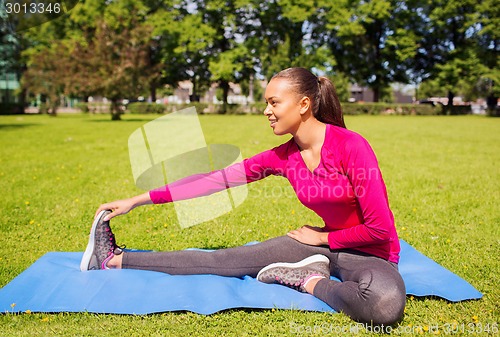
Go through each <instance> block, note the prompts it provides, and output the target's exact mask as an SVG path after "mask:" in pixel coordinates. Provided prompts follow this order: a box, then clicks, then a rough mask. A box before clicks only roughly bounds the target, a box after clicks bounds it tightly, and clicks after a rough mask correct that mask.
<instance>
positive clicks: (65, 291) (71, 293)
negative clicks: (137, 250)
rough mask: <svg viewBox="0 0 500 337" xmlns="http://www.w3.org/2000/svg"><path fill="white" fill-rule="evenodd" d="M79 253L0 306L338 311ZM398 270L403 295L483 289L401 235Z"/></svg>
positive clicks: (0, 293)
mask: <svg viewBox="0 0 500 337" xmlns="http://www.w3.org/2000/svg"><path fill="white" fill-rule="evenodd" d="M81 257H82V253H67V252H61V253H47V254H46V255H44V256H42V257H41V258H40V259H39V260H38V261H36V262H35V263H34V264H33V265H32V266H30V267H29V268H28V269H26V270H25V271H24V272H23V273H21V274H20V275H19V276H17V277H16V278H15V279H14V280H12V281H11V282H10V283H9V284H7V285H6V286H5V287H3V288H2V289H0V310H1V311H2V312H24V311H26V310H30V311H31V312H93V313H114V314H150V313H158V312H168V311H192V312H195V313H199V314H207V315H208V314H212V313H215V312H218V311H221V310H225V309H231V308H262V309H270V308H280V309H299V310H308V311H323V312H335V311H334V310H333V309H332V308H330V307H329V306H328V305H327V304H325V303H324V302H323V301H321V300H319V299H317V298H315V297H314V296H311V295H309V294H303V293H299V292H297V291H295V290H292V289H289V288H286V287H284V286H280V285H275V284H264V283H261V282H258V281H257V280H255V279H254V278H251V277H248V276H247V277H244V278H235V277H222V276H215V275H191V276H184V275H168V274H163V273H158V272H151V271H141V270H107V271H90V272H81V271H80V269H79V265H80V259H81ZM399 268H400V272H401V275H402V276H403V279H404V281H405V284H406V290H407V294H412V295H415V296H438V297H442V298H445V299H447V300H449V301H453V302H455V301H462V300H469V299H479V298H481V297H482V294H481V293H480V292H479V291H477V290H476V289H475V288H474V287H473V286H471V285H470V284H469V283H467V282H466V281H465V280H463V279H462V278H460V277H459V276H457V275H455V274H453V273H452V272H450V271H449V270H447V269H445V268H443V267H442V266H440V265H439V264H437V263H436V262H434V261H432V260H431V259H429V258H428V257H426V256H425V255H423V254H421V253H419V252H418V251H417V250H415V249H414V248H413V247H411V246H410V245H408V244H407V243H406V242H404V241H402V240H401V261H400V264H399Z"/></svg>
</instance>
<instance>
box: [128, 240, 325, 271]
mask: <svg viewBox="0 0 500 337" xmlns="http://www.w3.org/2000/svg"><path fill="white" fill-rule="evenodd" d="M314 254H325V255H327V256H328V255H329V254H331V253H330V250H329V249H328V247H314V246H309V245H305V244H302V243H300V242H298V241H296V240H294V239H292V238H289V237H287V236H280V237H277V238H273V239H270V240H267V241H264V242H261V243H257V244H253V245H247V246H240V247H234V248H227V249H219V250H216V251H213V252H206V251H199V250H181V251H173V252H124V253H123V261H122V268H127V269H142V270H153V271H159V272H164V273H167V274H172V275H193V274H214V275H221V276H235V277H242V276H244V275H250V276H252V277H255V276H256V275H257V273H258V272H259V271H260V270H261V269H262V268H264V267H265V266H267V265H269V264H271V263H274V262H298V261H300V260H303V259H305V258H306V257H309V256H311V255H314Z"/></svg>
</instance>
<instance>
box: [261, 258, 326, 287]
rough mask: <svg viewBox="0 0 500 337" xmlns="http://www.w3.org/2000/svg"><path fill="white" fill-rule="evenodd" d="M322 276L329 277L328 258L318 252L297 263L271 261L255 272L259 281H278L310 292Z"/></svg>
mask: <svg viewBox="0 0 500 337" xmlns="http://www.w3.org/2000/svg"><path fill="white" fill-rule="evenodd" d="M323 278H330V260H329V259H328V258H327V257H326V256H324V255H319V254H318V255H313V256H310V257H308V258H306V259H304V260H302V261H299V262H297V263H282V262H278V263H273V264H270V265H269V266H267V267H264V268H262V270H261V271H260V272H259V274H257V280H259V281H261V282H264V283H279V284H282V285H285V286H287V287H290V288H293V289H295V290H298V291H301V292H304V293H305V292H308V293H310V294H312V292H313V290H314V285H316V283H317V282H318V281H319V280H320V279H323Z"/></svg>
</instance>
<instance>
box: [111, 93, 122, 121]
mask: <svg viewBox="0 0 500 337" xmlns="http://www.w3.org/2000/svg"><path fill="white" fill-rule="evenodd" d="M121 114H122V111H121V109H120V103H119V101H118V99H117V98H113V99H112V100H111V120H112V121H119V120H121V119H122V118H121Z"/></svg>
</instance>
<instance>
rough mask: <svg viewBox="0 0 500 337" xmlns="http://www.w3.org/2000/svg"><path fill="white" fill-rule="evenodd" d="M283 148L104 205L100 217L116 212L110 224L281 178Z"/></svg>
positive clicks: (108, 216)
mask: <svg viewBox="0 0 500 337" xmlns="http://www.w3.org/2000/svg"><path fill="white" fill-rule="evenodd" d="M282 148H283V146H279V147H277V148H274V149H271V150H267V151H264V152H261V153H259V154H257V155H255V156H253V157H251V158H248V159H245V160H244V161H243V162H240V163H236V164H233V165H231V166H228V167H226V168H224V169H222V170H217V171H213V172H209V173H200V174H195V175H191V176H188V177H185V178H182V179H179V180H177V181H174V182H172V183H170V184H168V185H165V186H163V187H160V188H157V189H154V190H151V191H149V192H146V193H143V194H141V195H138V196H135V197H132V198H129V199H123V200H116V201H113V202H110V203H106V204H102V205H101V206H99V208H98V209H97V212H96V216H97V214H99V212H101V211H103V210H112V211H113V212H112V213H111V214H108V215H107V216H106V218H105V219H104V220H110V219H112V218H114V217H115V216H117V215H122V214H127V213H128V212H130V211H131V210H132V209H134V208H135V207H138V206H142V205H146V204H153V203H154V204H161V203H168V202H173V201H179V200H186V199H192V198H196V197H201V196H206V195H210V194H213V193H216V192H219V191H222V190H224V189H227V188H231V187H235V186H240V185H243V184H246V183H249V182H253V181H257V180H260V179H263V178H265V177H267V176H268V175H271V174H279V172H278V171H277V170H276V169H275V168H276V167H278V165H279V163H280V160H279V159H278V156H277V154H276V151H280V150H279V149H282ZM282 151H283V150H281V152H282Z"/></svg>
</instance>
